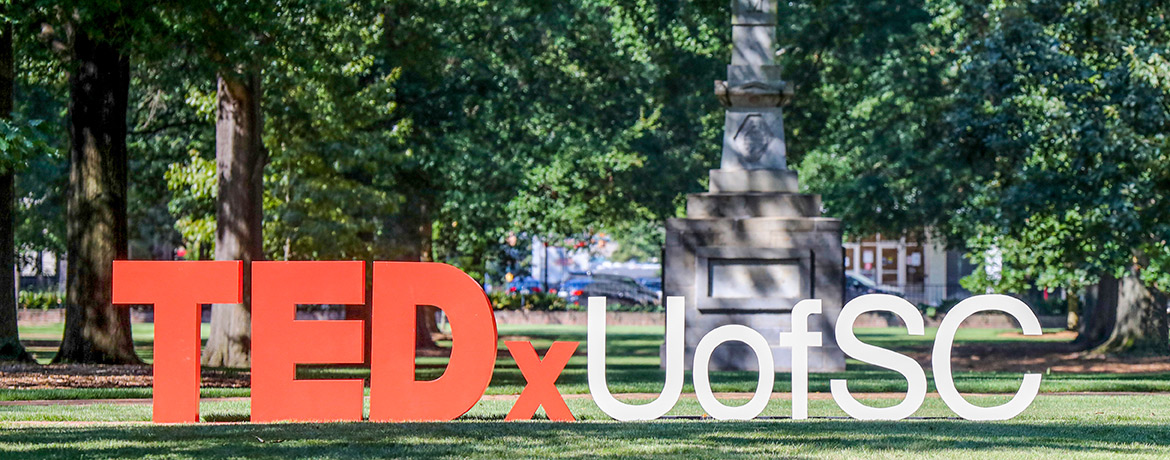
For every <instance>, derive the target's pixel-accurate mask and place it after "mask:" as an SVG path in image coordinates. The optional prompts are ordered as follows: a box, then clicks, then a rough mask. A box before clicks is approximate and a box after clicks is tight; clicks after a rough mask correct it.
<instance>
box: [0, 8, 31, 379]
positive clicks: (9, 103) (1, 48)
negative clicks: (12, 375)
mask: <svg viewBox="0 0 1170 460" xmlns="http://www.w3.org/2000/svg"><path fill="white" fill-rule="evenodd" d="M0 6H2V7H3V10H2V11H0V21H2V23H0V120H3V121H7V120H9V119H11V118H12V108H13V100H12V99H13V96H12V92H13V80H14V77H15V68H14V65H13V54H14V53H13V47H12V24H11V23H9V22H8V20H7V16H8V13H9V12H8V4H7V3H5V4H3V5H0ZM6 127H7V126H6ZM6 131H8V130H6ZM5 134H8V133H7V132H6V133H5ZM14 141H18V140H17V139H11V140H10V139H8V136H5V139H4V144H5V148H4V149H2V150H3V151H4V154H5V156H6V158H3V161H2V162H0V267H8V269H9V270H11V269H12V268H13V267H15V266H16V238H15V236H16V219H15V216H14V210H15V209H14V207H15V202H16V196H15V193H16V188H15V185H16V184H15V182H16V167H17V161H16V160H17V158H14V157H13V154H14V153H15V151H16V150H17V149H15V148H11V147H10V146H11V145H13V144H15V143H16V142H14ZM15 280H16V278H15V273H9V274H8V275H4V272H3V271H0V361H24V362H35V361H34V360H33V359H32V356H30V355H29V354H28V352H27V351H25V349H24V346H23V345H21V343H20V331H19V330H18V329H17V322H16V291H17V288H18V286H17V285H16V283H15Z"/></svg>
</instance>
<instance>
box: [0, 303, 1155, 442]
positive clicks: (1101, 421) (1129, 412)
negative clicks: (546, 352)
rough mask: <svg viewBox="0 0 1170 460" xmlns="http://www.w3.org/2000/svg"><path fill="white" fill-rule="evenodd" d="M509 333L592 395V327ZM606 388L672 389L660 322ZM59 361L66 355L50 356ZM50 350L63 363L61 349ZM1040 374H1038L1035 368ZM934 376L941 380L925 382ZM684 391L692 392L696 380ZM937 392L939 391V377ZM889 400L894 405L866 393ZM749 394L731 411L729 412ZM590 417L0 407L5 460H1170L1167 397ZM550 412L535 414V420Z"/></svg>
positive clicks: (508, 380) (428, 362) (736, 385)
mask: <svg viewBox="0 0 1170 460" xmlns="http://www.w3.org/2000/svg"><path fill="white" fill-rule="evenodd" d="M500 329H501V330H500V332H501V335H502V336H521V337H524V338H525V339H528V340H532V341H533V342H535V345H536V347H537V348H538V349H543V348H546V347H547V346H548V345H549V344H551V343H552V341H554V340H574V341H580V342H582V344H581V348H580V349H579V352H578V353H579V356H576V357H574V358H572V360H570V363H569V366H568V368H567V369H566V371H565V373H564V374H563V375H562V377H561V378H560V380H558V388H559V389H560V390H561V392H562V393H565V394H581V393H587V392H588V388H587V384H586V376H585V357H584V356H583V351H584V346H585V344H584V339H585V329H584V328H583V327H577V326H525V327H518V326H502V327H501V328H500ZM609 332H610V337H609V344H608V345H609V346H608V348H609V359H608V367H609V372H608V378H609V381H610V384H611V385H610V386H611V390H612V391H613V392H615V393H631V392H639V393H641V392H646V393H657V392H658V391H660V390H661V387H662V380H663V373H662V371H661V370H659V369H658V347H659V345H661V343H662V335H661V329H660V328H654V327H613V328H610V331H609ZM1003 332H1004V331H999V330H987V329H963V330H960V334H959V337H958V338H957V340H956V341H957V342H958V343H993V342H1014V341H1024V340H1050V338H1048V337H1041V338H1039V339H1037V338H1020V337H1007V336H1004V335H1002V333H1003ZM21 333H22V335H23V337H25V338H30V339H34V340H53V339H54V338H53V337H52V336H53V335H54V334H57V337H56V338H59V334H60V326H59V325H46V326H36V327H22V330H21ZM857 333H858V336H859V337H861V338H862V340H865V341H866V342H869V343H874V344H879V345H882V346H885V347H890V348H893V349H899V350H919V351H921V350H925V349H929V347H930V345H931V343H932V341H933V334H934V330H933V329H930V330H928V331H927V336H924V337H909V336H906V335H905V334H904V333H902V332H900V330H899V329H886V328H879V329H858V331H857ZM152 335H153V330H152V329H151V328H150V325H135V340H136V344H137V345H138V346H139V350H140V354H142V355H143V356H144V358H147V359H149V358H150V355H149V354H147V353H141V352H142V351H144V349H149V347H150V343H151V339H152ZM54 351H55V350H54ZM49 356H51V354H50V355H49ZM444 365H445V360H443V359H440V358H420V359H419V367H420V369H419V378H433V377H435V376H437V375H439V374H440V373H441V372H442V371H443V366H444ZM1038 371H1039V370H1038ZM299 373H300V376H301V377H302V378H330V377H332V378H338V377H364V376H366V375H367V373H368V371H366V370H362V369H347V368H320V367H316V368H314V367H303V368H302V369H300V372H299ZM927 375H928V376H929V375H930V373H929V370H928V372H927ZM831 378H845V379H848V380H849V382H850V383H849V387H850V389H851V390H853V391H855V392H886V391H895V392H897V391H903V390H904V389H905V382H904V381H903V380H902V378H901V377H900V376H899V375H897V374H894V373H892V372H888V371H883V370H878V369H876V368H873V367H870V366H866V365H863V364H861V363H858V362H854V361H850V362H849V363H848V366H847V370H846V371H845V372H839V373H832V374H813V375H812V376H811V377H810V387H811V390H812V391H813V392H822V393H823V392H827V391H828V381H829V379H831ZM956 378H957V386H958V387H959V389H960V390H962V391H964V392H968V393H1006V392H1014V391H1015V390H1016V388H1017V386H1018V384H1019V381H1020V375H1019V374H1015V373H957V374H956ZM686 381H687V385H686V388H685V389H684V391H686V392H688V393H689V392H692V391H693V389H692V387H691V385H690V381H691V380H690V377H689V375H688V377H687V379H686ZM712 381H713V386H714V389H715V390H716V391H736V392H750V391H754V389H755V388H754V385H755V381H756V376H755V373H752V372H727V373H715V374H713V376H712ZM522 387H523V377H522V376H521V374H520V372H519V370H517V369H516V368H515V363H514V362H513V361H512V360H511V359H510V357H509V355H508V353H507V351H506V349H505V348H504V347H503V345H502V344H501V347H500V354H499V358H498V361H497V364H496V370H495V373H494V376H493V379H492V384H491V386H490V387H489V388H488V391H487V392H488V393H489V394H517V393H519V392H520V391H521V388H522ZM788 388H789V376H788V374H778V375H777V380H776V385H775V388H774V390H776V391H787V390H788ZM1041 389H1042V391H1044V392H1063V391H1090V392H1091V391H1136V392H1146V391H1170V375H1167V374H1133V375H1124V374H1060V373H1049V374H1046V375H1045V377H1044V383H1043V384H1042V388H1041ZM931 390H932V391H933V383H931ZM248 393H249V391H248V389H246V388H244V389H235V388H233V389H213V388H205V389H203V390H202V394H203V396H204V397H228V396H247V395H248ZM149 396H150V389H148V388H130V389H67V390H0V400H27V399H90V398H148V397H149ZM1009 397H1010V396H1009V395H993V396H969V397H968V399H969V400H970V401H972V402H973V403H975V404H978V405H983V406H989V405H993V404H1000V403H1002V402H1004V401H1006V400H1007V398H1009ZM863 401H865V402H866V403H868V404H870V405H873V406H889V405H892V404H895V403H897V402H898V401H899V400H898V399H863ZM743 402H744V401H743V400H738V401H727V402H726V403H727V404H729V405H737V404H742V403H743ZM567 403H568V404H569V407H570V408H571V409H572V410H573V413H574V414H575V415H576V416H577V418H578V419H579V420H580V422H578V423H574V424H566V423H554V422H548V421H533V422H509V423H503V422H500V420H502V419H503V417H504V415H505V414H506V413H507V411H508V410H509V409H510V408H511V404H512V403H511V401H508V400H498V399H490V398H485V399H484V400H482V401H480V403H479V404H477V405H476V406H475V407H474V408H473V409H472V410H471V411H470V412H469V413H468V414H466V415H465V416H463V417H461V418H460V419H459V420H458V421H455V422H450V423H403V424H387V423H370V422H360V423H330V424H314V423H281V424H256V425H253V424H234V423H216V422H238V421H246V420H247V419H248V413H249V403H248V401H247V400H213V401H206V402H203V403H202V404H201V415H202V417H203V420H204V422H206V423H202V424H197V425H186V426H154V425H151V424H149V423H146V421H147V420H149V419H150V405H149V404H148V403H146V402H145V401H144V402H143V403H140V404H87V405H80V406H74V405H63V404H55V405H48V406H29V405H17V406H0V458H21V459H36V458H143V459H152V458H169V459H186V458H201V459H202V458H211V459H215V458H290V457H296V458H391V457H438V458H459V459H465V458H586V457H590V458H592V457H620V458H651V457H668V456H669V457H682V456H685V457H688V458H777V457H793V458H901V457H916V458H918V457H923V458H955V457H962V458H995V459H997V460H1001V459H1012V458H1040V457H1051V458H1117V457H1133V458H1167V457H1170V396H1167V395H1159V394H1146V395H1044V394H1042V395H1040V396H1039V397H1038V398H1037V399H1036V401H1035V402H1034V403H1033V404H1032V405H1031V406H1030V407H1029V408H1028V409H1027V410H1026V411H1025V412H1024V413H1023V414H1021V415H1020V416H1018V417H1016V418H1015V419H1013V420H1010V421H1004V422H992V423H981V422H968V421H962V420H956V419H954V414H953V413H952V412H951V411H950V410H949V409H948V408H947V407H946V406H945V404H943V403H942V401H941V400H939V399H938V398H937V397H935V396H934V395H933V393H932V394H931V395H930V396H929V397H928V398H927V399H926V402H925V403H924V404H923V406H922V408H921V409H919V411H918V412H917V413H916V414H914V415H915V417H921V418H925V419H915V420H905V421H900V422H864V421H857V420H847V419H843V418H842V417H843V416H844V413H843V412H842V411H841V410H840V409H839V408H838V407H837V405H836V404H835V403H834V402H833V401H832V400H826V399H820V400H813V401H810V404H809V414H810V415H811V416H812V417H813V419H810V420H806V421H799V422H798V421H793V420H790V419H784V418H779V419H776V418H775V417H784V416H786V415H788V414H789V413H790V403H789V402H788V401H785V400H780V399H777V400H773V401H771V402H770V403H769V405H768V408H767V409H766V410H765V412H764V414H763V415H764V416H765V417H770V418H769V419H764V420H756V421H751V422H718V421H712V420H709V419H700V420H694V419H686V420H682V419H671V418H668V419H664V420H659V421H655V422H639V423H619V422H614V421H612V420H610V419H609V417H607V416H606V415H605V414H603V413H601V411H600V410H599V409H598V408H597V407H596V406H595V405H594V404H593V403H592V401H590V400H588V399H581V398H569V399H568V400H567ZM702 414H704V411H703V409H702V407H700V406H699V404H698V403H697V401H696V400H695V399H694V398H693V397H684V398H683V399H682V400H680V402H679V403H678V404H677V405H676V407H675V408H674V410H672V411H671V413H670V414H668V415H669V416H672V417H678V416H681V417H691V418H694V417H698V416H701V415H702ZM541 417H543V411H541V412H538V418H541Z"/></svg>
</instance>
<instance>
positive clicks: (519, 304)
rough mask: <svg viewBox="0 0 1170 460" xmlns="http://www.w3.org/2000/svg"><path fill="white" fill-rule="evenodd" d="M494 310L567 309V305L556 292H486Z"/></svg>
mask: <svg viewBox="0 0 1170 460" xmlns="http://www.w3.org/2000/svg"><path fill="white" fill-rule="evenodd" d="M488 298H489V299H491V301H492V308H494V309H496V310H536V311H567V310H569V305H568V304H567V303H566V302H565V299H562V298H560V297H558V296H557V295H556V294H545V293H537V294H516V293H512V292H493V293H491V294H488Z"/></svg>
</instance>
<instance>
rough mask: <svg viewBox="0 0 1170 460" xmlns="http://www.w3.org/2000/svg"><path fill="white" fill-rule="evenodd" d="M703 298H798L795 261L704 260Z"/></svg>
mask: <svg viewBox="0 0 1170 460" xmlns="http://www.w3.org/2000/svg"><path fill="white" fill-rule="evenodd" d="M707 270H708V272H709V273H708V274H707V295H708V297H715V298H721V299H745V298H753V297H800V296H801V295H803V294H804V289H802V288H801V284H800V283H801V281H802V280H801V276H800V271H801V269H800V260H799V259H708V261H707Z"/></svg>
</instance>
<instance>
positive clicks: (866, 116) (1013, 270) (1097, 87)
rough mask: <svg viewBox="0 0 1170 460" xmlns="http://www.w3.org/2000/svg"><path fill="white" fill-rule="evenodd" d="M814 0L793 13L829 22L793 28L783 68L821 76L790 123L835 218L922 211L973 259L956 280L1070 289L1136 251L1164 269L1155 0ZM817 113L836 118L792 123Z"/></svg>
mask: <svg viewBox="0 0 1170 460" xmlns="http://www.w3.org/2000/svg"><path fill="white" fill-rule="evenodd" d="M798 5H803V4H798ZM800 7H801V8H813V6H812V5H807V6H800ZM824 8H825V9H827V10H828V13H822V12H820V11H817V12H816V14H813V15H812V17H814V18H815V19H810V20H809V21H810V22H809V23H808V25H805V26H804V27H808V28H811V29H812V30H814V31H817V30H823V31H825V33H829V34H834V35H833V39H831V40H820V39H819V38H817V37H813V38H810V39H808V41H812V42H813V43H816V44H821V45H822V47H817V46H814V45H806V42H805V41H802V40H801V39H800V37H802V36H800V35H794V36H793V37H794V39H796V40H797V42H796V43H797V45H796V46H795V47H794V48H792V49H793V53H792V54H793V57H794V58H795V61H794V62H789V63H788V67H791V68H793V69H794V70H796V71H798V72H804V73H805V74H806V75H816V76H819V77H820V79H818V80H813V82H814V84H815V85H816V86H815V87H814V88H811V90H812V92H813V97H812V98H811V101H809V103H810V104H814V105H817V106H822V107H826V109H825V112H827V113H826V114H824V115H823V116H822V115H819V114H820V113H821V112H819V111H817V110H816V109H814V110H813V111H811V112H809V113H808V114H805V115H801V114H797V115H796V116H793V117H790V120H789V123H790V126H792V130H791V131H790V132H791V133H792V134H793V139H794V144H793V145H794V146H796V148H800V147H801V146H802V145H803V146H804V147H805V148H807V149H808V150H807V152H806V154H805V155H806V158H805V160H804V162H803V163H802V164H801V171H802V173H804V176H803V177H804V178H805V179H806V181H807V183H808V184H809V187H810V188H811V189H813V190H817V191H820V192H821V193H823V194H824V197H825V203H826V208H828V212H829V214H832V215H836V216H839V217H842V218H843V219H844V221H845V223H846V224H847V226H848V227H849V230H850V232H852V233H856V234H867V233H874V232H883V233H892V234H901V233H904V232H907V231H911V230H913V229H914V228H916V227H918V228H921V227H922V226H927V227H929V228H930V229H931V230H932V231H934V232H936V234H937V235H938V236H940V237H942V238H943V239H944V240H945V241H947V242H948V243H949V244H950V245H951V246H952V247H960V248H965V249H967V250H968V251H969V253H970V254H971V258H972V261H973V262H975V263H976V264H978V265H979V267H978V268H977V270H976V271H975V274H974V275H973V276H972V277H969V278H968V279H967V280H965V282H964V285H965V286H967V287H968V288H969V289H982V288H987V287H990V288H993V289H996V290H999V291H1017V292H1020V291H1024V290H1027V289H1029V288H1031V287H1032V286H1036V287H1041V288H1042V287H1047V288H1055V287H1067V288H1069V289H1071V290H1072V291H1074V292H1077V291H1079V290H1081V289H1083V288H1084V287H1085V286H1087V285H1088V284H1092V283H1095V282H1096V279H1097V278H1098V277H1099V276H1101V275H1102V274H1114V275H1117V274H1120V273H1122V272H1124V271H1125V270H1127V269H1128V268H1129V267H1131V266H1132V265H1135V264H1137V265H1139V266H1140V267H1141V268H1144V270H1142V272H1141V273H1142V276H1143V277H1144V280H1145V282H1147V283H1150V284H1151V285H1152V286H1155V287H1158V288H1160V289H1167V287H1168V286H1170V284H1167V280H1168V279H1170V274H1167V272H1166V270H1165V267H1166V266H1167V260H1166V257H1170V255H1168V254H1170V252H1168V251H1167V250H1166V235H1170V227H1167V225H1168V222H1170V204H1167V202H1166V200H1165V199H1164V197H1165V196H1166V194H1167V193H1168V192H1170V170H1168V169H1167V164H1168V162H1167V160H1168V159H1170V157H1167V154H1168V153H1167V152H1170V150H1168V149H1167V138H1166V136H1165V132H1166V130H1167V127H1168V123H1170V106H1168V105H1167V104H1166V101H1167V100H1168V98H1167V96H1168V95H1170V92H1168V91H1170V85H1167V84H1166V81H1167V78H1170V66H1167V65H1166V62H1165V58H1164V54H1165V49H1166V47H1167V44H1168V43H1170V39H1168V34H1167V32H1166V30H1167V27H1166V13H1167V6H1166V4H1165V3H1164V2H1153V1H1139V2H1131V3H1120V2H1088V1H1076V2H1062V1H1035V2H1016V1H1005V2H992V3H990V4H987V3H982V2H968V1H964V0H935V1H927V2H891V3H889V4H886V5H881V4H873V3H868V2H867V3H866V4H865V5H860V4H854V3H848V2H847V3H837V4H834V5H833V6H826V7H824ZM837 12H840V14H837ZM894 12H898V14H897V15H896V17H895V16H894ZM883 14H886V15H889V16H882V15H883ZM842 16H843V17H845V18H851V19H849V20H846V21H844V24H848V26H845V25H840V26H834V25H832V24H833V21H832V19H833V18H834V17H838V18H840V17H842ZM822 21H825V22H822ZM782 30H783V29H782ZM797 30H803V29H799V28H798V29H797ZM841 31H844V32H847V33H845V34H843V35H842V34H836V32H841ZM876 43H887V44H888V45H880V46H879V45H877V44H876ZM825 44H827V46H824V45H825ZM805 46H813V47H812V48H804V47H805ZM796 78H797V81H802V80H803V81H809V80H807V79H802V78H801V77H799V76H798V77H796ZM805 93H807V91H805ZM799 94H802V93H801V92H798V95H799ZM799 100H800V99H799V97H798V101H799ZM798 107H799V106H798ZM810 125H811V127H810ZM818 126H824V127H825V129H826V130H827V131H826V132H832V133H833V134H834V135H833V136H831V137H828V138H820V139H816V138H814V139H811V140H808V139H806V136H805V135H803V134H802V133H806V132H809V131H807V130H809V129H811V130H814V131H812V132H814V133H815V132H817V131H815V130H816V129H818V128H817V127H818ZM796 139H803V140H796ZM802 143H803V144H802ZM988 254H993V255H998V256H999V257H998V258H996V257H988V256H987V255H988ZM1000 263H1002V270H998V271H996V270H986V268H987V267H988V266H989V265H991V264H1000ZM992 274H994V276H992Z"/></svg>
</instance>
